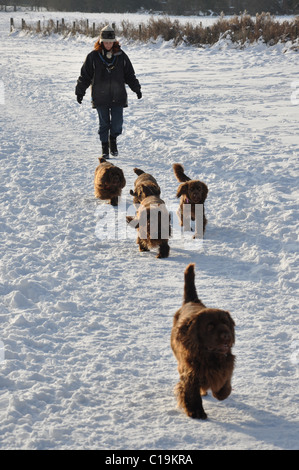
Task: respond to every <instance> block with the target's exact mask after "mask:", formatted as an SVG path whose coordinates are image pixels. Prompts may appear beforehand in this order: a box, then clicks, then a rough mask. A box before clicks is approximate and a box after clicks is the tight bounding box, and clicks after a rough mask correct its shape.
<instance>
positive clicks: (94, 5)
mask: <svg viewBox="0 0 299 470" xmlns="http://www.w3.org/2000/svg"><path fill="white" fill-rule="evenodd" d="M5 4H6V5H16V4H19V5H22V6H29V7H32V8H41V7H44V8H46V9H48V10H53V11H81V12H95V13H96V12H110V13H113V12H115V13H124V12H131V13H134V12H137V11H138V10H140V9H141V8H143V9H144V10H146V11H152V12H154V11H159V12H163V13H166V14H169V15H194V14H195V15H198V14H211V13H215V14H220V13H222V12H223V13H224V14H239V13H241V12H242V13H243V12H244V11H247V12H248V13H249V14H251V15H255V14H256V13H261V12H269V13H272V14H274V15H275V14H280V15H281V14H298V13H299V0H183V1H182V0H113V1H111V0H20V2H19V3H18V2H17V1H16V0H12V1H9V0H7V1H6V2H5Z"/></svg>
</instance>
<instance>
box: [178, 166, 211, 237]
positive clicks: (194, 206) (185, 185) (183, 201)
mask: <svg viewBox="0 0 299 470" xmlns="http://www.w3.org/2000/svg"><path fill="white" fill-rule="evenodd" d="M172 167H173V171H174V174H175V176H176V179H177V180H178V181H179V182H180V183H182V184H180V186H179V187H178V190H177V194H176V196H177V197H178V198H180V211H179V218H180V222H181V226H184V227H186V228H187V229H188V228H189V227H190V220H189V223H188V220H186V218H187V217H186V213H187V207H189V208H190V209H189V210H190V212H191V214H190V213H189V214H188V215H189V217H191V220H195V221H196V228H195V235H194V237H193V238H197V237H199V236H200V235H201V234H202V235H203V234H204V232H205V229H206V225H207V219H206V216H205V208H204V202H205V200H206V198H207V195H208V187H207V185H206V184H205V183H203V182H202V181H199V180H191V178H189V177H188V176H186V175H185V173H184V167H183V166H182V165H180V164H179V163H174V164H173V166H172ZM186 205H187V206H186ZM200 208H201V211H200V210H199V209H200ZM184 209H185V217H184Z"/></svg>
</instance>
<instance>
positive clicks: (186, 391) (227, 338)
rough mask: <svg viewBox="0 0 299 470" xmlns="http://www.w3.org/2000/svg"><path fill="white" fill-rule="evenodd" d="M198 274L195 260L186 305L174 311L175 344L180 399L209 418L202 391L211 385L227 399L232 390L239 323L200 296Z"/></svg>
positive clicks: (190, 413) (187, 274)
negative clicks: (235, 345) (234, 346)
mask: <svg viewBox="0 0 299 470" xmlns="http://www.w3.org/2000/svg"><path fill="white" fill-rule="evenodd" d="M194 277H195V274H194V264H192V263H191V264H189V265H188V266H187V268H186V270H185V287H184V300H183V305H182V307H181V308H180V309H179V310H178V311H177V312H176V314H175V315H174V320H173V327H172V332H171V347H172V350H173V353H174V355H175V357H176V359H177V361H178V371H179V374H180V381H179V383H178V384H177V386H176V394H177V399H178V403H179V405H180V406H181V407H182V408H183V409H184V410H185V412H186V413H187V415H188V416H191V417H192V418H199V419H206V418H207V415H206V413H205V411H204V409H203V406H202V399H201V395H206V392H207V390H208V389H211V390H212V393H213V396H214V397H215V398H217V399H218V400H225V398H227V397H228V396H229V395H230V393H231V377H232V374H233V369H234V359H235V357H234V356H233V355H232V353H231V347H232V346H233V344H234V342H235V330H234V325H235V323H234V321H233V320H232V318H231V316H230V314H229V312H226V311H224V310H219V309H214V308H207V307H206V306H205V305H204V304H203V303H202V302H201V301H200V300H199V299H198V297H197V293H196V288H195V284H194Z"/></svg>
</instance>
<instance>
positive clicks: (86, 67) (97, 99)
mask: <svg viewBox="0 0 299 470" xmlns="http://www.w3.org/2000/svg"><path fill="white" fill-rule="evenodd" d="M126 84H127V85H129V87H130V88H131V90H132V91H133V92H135V93H136V94H137V97H138V99H140V98H141V97H142V94H141V87H140V84H139V81H138V80H137V78H136V76H135V72H134V69H133V66H132V64H131V61H130V59H129V57H128V56H127V55H126V54H125V52H124V51H122V50H121V48H120V44H119V42H118V41H116V39H115V32H114V30H113V28H111V27H110V26H109V25H108V26H105V28H103V29H102V30H101V34H100V37H99V39H98V40H97V41H96V43H95V45H94V50H93V51H92V52H90V53H89V54H88V56H87V57H86V60H85V62H84V64H83V66H82V68H81V74H80V77H79V78H78V81H77V86H76V92H75V93H76V95H77V101H78V103H80V104H81V103H82V100H83V96H84V95H85V92H86V90H87V88H88V87H89V86H90V85H91V87H92V90H91V101H92V107H93V108H96V109H97V112H98V115H99V121H100V127H99V136H100V140H101V143H102V157H104V158H106V159H107V158H109V147H110V152H111V155H113V156H117V155H118V150H117V144H116V138H117V137H118V136H119V135H120V134H121V133H122V126H123V108H125V107H127V106H128V96H127V91H126V86H125V85H126Z"/></svg>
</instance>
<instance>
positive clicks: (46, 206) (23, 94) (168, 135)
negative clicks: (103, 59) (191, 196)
mask: <svg viewBox="0 0 299 470" xmlns="http://www.w3.org/2000/svg"><path fill="white" fill-rule="evenodd" d="M43 14H45V13H43ZM18 15H19V16H18ZM32 15H33V13H32ZM35 15H36V16H38V13H37V12H36V13H35ZM39 15H41V14H39ZM48 15H49V17H50V16H51V15H50V14H48ZM56 15H58V14H56V13H55V14H54V13H53V14H52V16H51V17H56ZM66 15H68V16H66ZM10 16H12V15H11V14H10V13H5V12H0V36H1V42H0V51H1V54H0V56H1V77H0V78H1V87H0V92H1V99H0V110H1V113H0V120H1V131H2V138H1V143H0V146H1V172H2V184H1V219H0V229H1V258H2V261H1V286H0V293H1V298H2V302H1V310H0V322H1V336H0V419H1V436H0V448H1V449H64V450H66V449H105V450H115V449H116V450H117V449H118V450H120V449H124V450H125V449H130V450H142V449H146V450H151V449H157V450H165V449H166V450H167V449H173V450H175V449H181V450H183V449H184V450H200V449H206V450H212V449H217V450H226V449H233V450H238V449H244V450H251V449H257V450H266V449H267V450H271V449H275V450H278V449H284V450H285V449H297V448H298V364H299V359H298V350H299V338H298V312H297V293H298V291H297V289H298V254H297V253H298V243H297V236H298V105H299V96H298V93H297V90H298V52H296V51H294V50H292V49H291V47H289V46H290V45H284V44H278V45H277V46H273V47H267V46H265V45H264V44H255V45H252V46H248V47H246V48H244V49H238V48H236V47H235V46H233V45H231V44H230V43H229V42H228V41H227V40H226V41H220V43H218V44H217V45H215V46H213V47H210V48H206V49H197V48H193V47H186V46H180V47H178V48H174V47H172V44H171V43H169V44H168V43H163V42H161V41H157V42H156V43H154V42H153V43H150V44H139V43H129V42H126V41H124V40H121V43H122V45H123V49H124V50H125V51H126V52H127V53H128V55H129V57H130V58H131V60H132V63H133V65H134V68H135V71H136V75H137V77H138V79H139V80H140V83H141V85H142V91H143V99H142V100H137V98H136V95H135V94H133V93H132V92H131V91H130V90H128V94H129V108H127V109H126V110H125V126H124V133H123V136H122V137H121V138H119V151H120V154H119V157H117V158H115V159H113V160H112V162H114V163H115V164H117V165H119V166H120V167H121V168H122V169H123V171H124V173H125V176H126V179H127V185H126V187H125V188H124V191H123V196H122V203H121V205H120V207H119V208H118V209H116V210H115V209H112V208H111V207H110V206H108V205H107V204H106V203H105V202H100V201H97V200H95V199H94V196H93V174H94V170H95V167H96V166H97V163H98V161H97V158H98V157H99V155H100V144H99V140H98V135H97V128H98V121H97V119H98V118H97V114H96V112H95V111H94V110H92V108H91V106H90V100H89V94H87V95H86V96H85V98H84V100H83V103H82V105H81V106H80V105H79V104H78V103H77V102H76V99H75V95H74V87H75V84H76V80H77V77H78V75H79V71H80V68H81V65H82V63H83V61H84V59H85V57H86V55H87V54H88V52H90V51H91V50H92V48H93V40H92V39H90V38H83V37H76V38H69V39H64V40H63V39H61V38H60V37H55V36H50V37H47V38H44V37H38V36H36V35H32V36H28V35H24V34H22V33H19V32H14V33H13V34H11V35H10V34H9V18H10ZM13 16H14V17H15V18H17V17H18V18H19V19H20V18H21V17H22V16H23V13H14V14H13ZM60 16H61V17H65V18H67V17H68V18H73V15H71V14H65V13H64V14H60ZM78 16H79V14H77V17H78ZM81 16H82V17H83V16H84V15H81ZM122 16H124V15H122ZM128 16H129V15H128ZM110 18H112V20H113V19H114V17H113V15H111V17H110ZM130 18H132V19H133V20H134V21H139V19H140V16H138V15H132V16H131V17H130ZM175 162H178V163H182V164H183V165H184V166H185V170H186V173H187V174H188V175H190V176H191V177H194V178H200V179H202V180H203V181H204V182H205V183H206V184H207V185H208V187H209V195H208V198H207V201H206V215H207V218H208V225H207V230H206V234H205V239H204V240H203V241H202V240H192V234H191V233H188V232H187V233H185V234H184V235H181V236H179V235H178V232H176V235H175V236H174V238H173V239H172V240H171V241H170V257H169V258H168V259H156V253H155V252H154V251H152V252H150V253H140V252H139V251H138V247H137V245H136V243H135V237H136V233H135V231H134V230H132V229H130V228H128V229H127V228H126V227H124V226H123V220H124V219H123V217H124V216H125V214H126V213H130V212H132V211H133V208H132V200H131V196H130V195H129V190H130V189H131V188H133V184H134V180H135V176H136V175H135V174H134V172H133V168H134V167H139V168H142V169H144V170H146V171H148V172H150V173H152V174H153V175H154V176H155V177H156V179H157V180H158V182H159V184H160V186H161V188H162V197H163V199H164V200H165V202H166V204H167V206H168V207H169V209H170V210H171V211H173V214H174V224H175V219H176V214H175V211H176V210H177V208H178V201H177V200H176V198H175V194H176V189H177V186H178V183H177V181H176V180H175V177H174V174H173V171H172V163H175ZM107 214H108V215H107ZM111 217H113V219H112V220H114V221H115V226H114V227H113V226H112V228H111V231H110V232H106V234H105V233H102V232H101V230H100V229H101V227H102V225H101V224H102V222H103V221H104V222H106V223H107V221H109V220H111ZM114 229H115V230H114ZM190 262H195V263H196V286H197V290H198V294H199V296H200V298H201V299H202V300H203V301H204V302H205V303H206V304H207V305H208V306H211V307H218V308H223V309H227V310H229V311H230V312H231V315H232V317H233V318H234V320H235V322H236V344H235V347H234V353H235V355H236V357H237V361H236V368H235V372H234V376H233V392H232V394H231V396H230V397H229V398H228V399H227V400H225V401H224V402H217V401H216V400H215V399H214V398H213V397H212V396H211V395H209V396H208V397H206V398H204V407H205V410H206V412H207V414H208V420H207V421H200V420H192V419H190V418H188V417H187V416H186V415H185V414H184V413H183V412H182V411H181V410H180V409H178V408H177V405H176V400H175V396H174V393H173V389H174V386H175V384H176V383H177V380H178V372H177V363H176V360H175V358H174V356H173V354H172V351H171V348H170V332H171V327H172V319H173V315H174V313H175V312H176V310H177V309H178V308H179V307H180V305H181V302H182V294H183V272H184V269H185V267H186V266H187V264H188V263H190Z"/></svg>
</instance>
